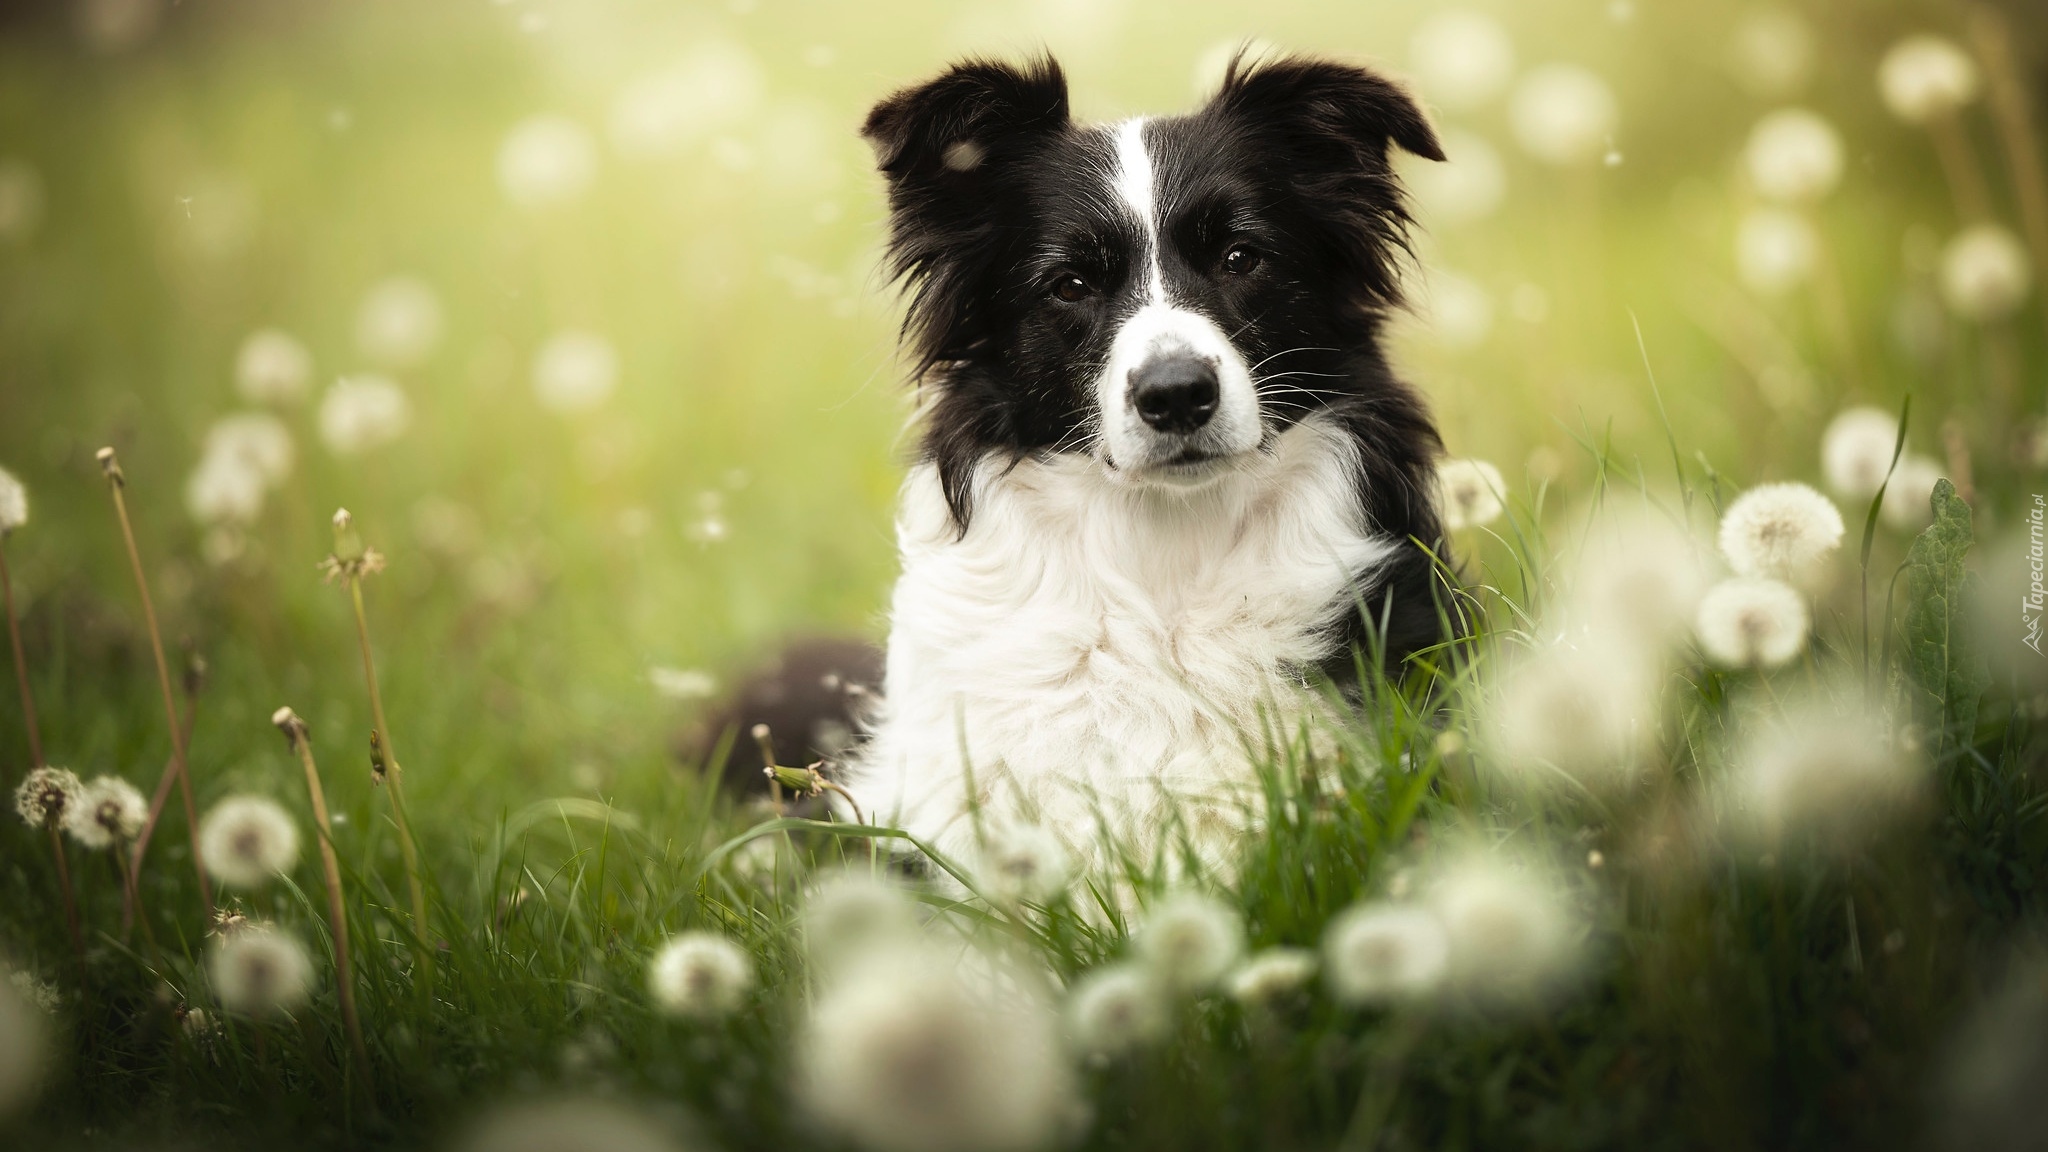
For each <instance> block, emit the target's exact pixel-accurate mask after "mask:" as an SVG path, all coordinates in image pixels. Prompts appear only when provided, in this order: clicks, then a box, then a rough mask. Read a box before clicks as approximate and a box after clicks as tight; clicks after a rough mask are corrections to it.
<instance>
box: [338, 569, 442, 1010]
mask: <svg viewBox="0 0 2048 1152" xmlns="http://www.w3.org/2000/svg"><path fill="white" fill-rule="evenodd" d="M348 595H349V602H350V603H351V604H353V605H354V606H355V611H356V643H357V645H358V646H359V647H360V648H361V649H362V651H363V679H364V680H365V681H366V682H367V683H368V684H369V688H370V722H371V723H372V724H373V725H375V732H376V736H377V741H378V744H379V746H380V747H381V748H382V749H383V754H384V763H385V765H386V767H387V769H388V773H387V775H388V779H387V781H386V783H388V784H389V785H390V788H391V815H392V819H393V820H395V821H396V822H397V824H398V848H399V851H400V852H401V853H403V855H404V858H405V883H406V887H407V889H408V890H409V894H410V895H411V897H412V926H413V934H414V935H415V936H416V937H417V938H418V949H419V957H420V964H421V970H422V972H423V973H425V974H426V977H427V979H429V980H431V979H432V973H433V960H432V955H431V951H430V949H429V947H428V944H427V892H426V889H425V888H424V887H423V886H422V885H421V884H420V861H419V848H418V846H417V845H415V844H414V843H413V838H412V824H411V822H410V821H408V820H407V819H406V815H405V789H404V785H403V784H402V783H401V781H402V780H403V778H404V775H405V773H404V770H403V769H401V768H400V767H399V766H398V754H397V752H395V751H393V750H392V747H391V729H390V727H389V726H388V725H386V724H385V722H384V697H383V695H382V694H381V693H379V692H378V691H377V665H376V663H375V662H374V661H373V660H372V659H371V656H370V623H369V618H368V616H366V615H365V614H364V612H363V582H362V577H361V576H360V575H357V574H354V573H351V574H350V575H349V577H348Z"/></svg>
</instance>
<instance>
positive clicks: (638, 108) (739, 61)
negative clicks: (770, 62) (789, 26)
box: [608, 38, 767, 159]
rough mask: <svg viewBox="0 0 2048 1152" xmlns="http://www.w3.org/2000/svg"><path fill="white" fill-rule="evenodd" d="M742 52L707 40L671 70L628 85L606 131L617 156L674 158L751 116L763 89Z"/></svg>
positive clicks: (723, 42) (757, 70) (756, 71)
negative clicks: (696, 143) (689, 147)
mask: <svg viewBox="0 0 2048 1152" xmlns="http://www.w3.org/2000/svg"><path fill="white" fill-rule="evenodd" d="M766 86H767V85H766V82H765V81H764V79H763V77H762V75H761V66H760V64H759V63H757V62H756V61H755V59H754V57H753V55H752V53H750V52H748V51H747V49H746V48H745V47H743V46H742V45H740V44H737V43H735V42H733V41H731V40H725V39H717V38H707V39H703V40H700V41H698V42H697V43H696V44H694V45H693V46H692V47H691V49H690V51H689V53H688V54H687V55H685V56H684V57H683V58H682V59H680V60H678V61H677V62H676V63H674V64H673V65H670V66H668V67H666V68H662V69H660V70H657V71H653V72H648V73H645V74H642V75H640V76H638V77H635V78H634V79H632V80H630V81H628V82H627V83H626V85H625V87H623V88H621V89H620V90H619V93H618V96H617V97H616V98H614V99H613V101H612V106H611V116H610V120H609V125H608V127H609V131H610V134H611V141H612V147H613V148H615V149H617V150H618V152H619V154H620V155H622V156H626V157H630V158H634V159H647V158H652V157H658V156H666V155H671V154H674V153H676V152H678V151H680V150H682V149H683V148H685V147H687V146H688V145H690V144H691V143H693V142H695V141H697V140H699V139H702V138H703V137H704V136H706V135H708V134H711V133H715V132H720V131H725V130H727V129H730V128H732V127H733V126H735V125H737V124H739V123H740V122H741V121H742V120H744V119H746V117H747V116H748V115H750V114H751V113H752V112H753V111H754V109H755V106H756V105H758V104H759V103H760V101H761V96H762V94H763V92H764V91H765V89H766Z"/></svg>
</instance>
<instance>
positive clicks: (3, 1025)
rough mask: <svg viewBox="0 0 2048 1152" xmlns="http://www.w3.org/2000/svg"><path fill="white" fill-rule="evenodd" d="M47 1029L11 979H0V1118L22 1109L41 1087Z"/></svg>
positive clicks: (39, 1013) (11, 1115)
mask: <svg viewBox="0 0 2048 1152" xmlns="http://www.w3.org/2000/svg"><path fill="white" fill-rule="evenodd" d="M48 1032H49V1022H48V1020H47V1019H46V1018H45V1016H44V1014H43V1013H42V1012H41V1011H38V1010H37V1008H36V1006H35V1005H33V1004H31V1003H29V1002H28V1000H26V999H25V998H23V997H22V995H21V993H20V991H19V990H18V989H17V988H16V986H15V983H14V981H12V980H7V981H0V1121H5V1120H9V1119H12V1118H13V1116H14V1115H15V1114H16V1113H17V1112H20V1111H22V1110H23V1109H24V1108H25V1107H26V1106H27V1105H28V1103H29V1101H31V1100H32V1099H34V1098H35V1095H36V1090H37V1089H38V1088H40V1087H41V1085H42V1078H43V1064H44V1061H45V1059H46V1058H47V1055H48V1044H49V1037H48Z"/></svg>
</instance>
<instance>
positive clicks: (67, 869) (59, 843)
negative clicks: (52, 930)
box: [43, 820, 85, 981]
mask: <svg viewBox="0 0 2048 1152" xmlns="http://www.w3.org/2000/svg"><path fill="white" fill-rule="evenodd" d="M43 827H44V828H47V829H48V830H49V832H50V855H51V856H53V857H55V858H56V861H57V887H58V888H60V889H62V890H63V892H64V927H65V930H66V931H68V932H69V933H70V934H71V951H72V953H73V954H74V955H75V956H76V957H77V958H78V976H79V979H80V980H81V981H82V980H83V979H84V978H85V933H84V932H83V931H81V930H80V929H79V927H78V897H77V896H76V895H75V894H73V892H72V890H71V863H70V861H68V860H66V859H65V858H64V834H63V833H62V832H60V831H58V829H57V822H56V821H55V820H48V821H45V822H44V823H43Z"/></svg>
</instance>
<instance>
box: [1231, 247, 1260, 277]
mask: <svg viewBox="0 0 2048 1152" xmlns="http://www.w3.org/2000/svg"><path fill="white" fill-rule="evenodd" d="M1258 266H1259V254H1258V253H1257V252H1254V251H1252V250H1251V249H1250V248H1247V247H1245V246H1244V245H1242V244H1240V245H1238V246H1237V247H1235V248H1232V249H1231V250H1230V251H1228V252H1225V253H1224V254H1223V270H1224V271H1225V272H1228V273H1230V274H1231V275H1232V276H1242V275H1244V274H1245V273H1247V272H1250V271H1251V270H1252V269H1254V268H1257V267H1258Z"/></svg>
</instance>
